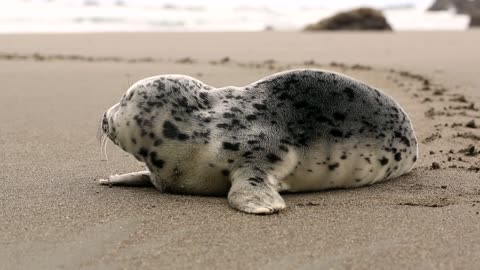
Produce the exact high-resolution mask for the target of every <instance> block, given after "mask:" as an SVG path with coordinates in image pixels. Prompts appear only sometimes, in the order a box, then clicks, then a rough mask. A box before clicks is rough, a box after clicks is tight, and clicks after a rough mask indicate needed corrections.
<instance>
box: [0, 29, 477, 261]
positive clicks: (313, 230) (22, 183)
mask: <svg viewBox="0 0 480 270" xmlns="http://www.w3.org/2000/svg"><path fill="white" fill-rule="evenodd" d="M479 43H480V31H467V32H462V33H460V32H459V33H454V32H451V33H449V32H431V33H430V32H428V33H424V32H422V33H420V32H419V33H408V32H406V33H362V34H361V33H333V34H326V33H324V34H316V33H275V32H272V33H204V34H199V33H170V34H148V33H144V34H82V35H80V34H78V35H10V36H0V87H1V90H0V150H1V151H0V181H1V188H0V269H138V268H140V267H141V268H142V269H478V265H480V214H479V212H480V173H479V172H478V171H479V169H478V166H480V162H479V157H480V155H477V151H478V148H480V129H479V127H478V125H480V113H479V111H478V108H479V107H480V91H479V88H480V76H479V73H478V72H479V70H480V69H479V67H478V64H479V63H480V54H479V53H478V44H479ZM225 57H228V58H225ZM222 59H223V61H222ZM296 67H310V68H322V69H329V70H334V71H338V72H342V73H345V74H347V75H349V76H352V77H355V78H357V79H359V80H362V81H365V82H367V83H369V84H372V85H374V86H376V87H378V88H380V89H384V91H386V92H387V93H388V94H390V95H392V96H393V97H394V98H395V99H397V100H398V102H399V103H400V104H401V105H402V106H403V107H404V108H405V110H406V111H407V112H408V114H409V115H410V116H411V118H412V121H413V124H414V127H415V130H416V132H417V137H418V140H419V142H420V156H419V161H418V163H417V166H416V168H415V169H414V170H413V171H412V172H411V173H409V174H408V175H405V176H402V177H400V178H397V179H395V180H393V181H390V182H386V183H382V184H377V185H373V186H369V187H365V188H358V189H351V190H332V191H325V192H316V193H307V194H292V195H285V196H284V198H285V201H286V203H287V205H288V208H287V209H286V210H285V211H283V212H281V213H279V214H276V215H271V216H254V215H247V214H243V213H240V212H238V211H235V210H233V209H231V208H229V206H228V205H227V201H226V198H215V197H195V196H179V195H169V194H161V193H159V192H158V191H156V190H155V189H153V188H126V187H123V188H122V187H113V188H109V187H104V186H99V185H97V184H96V179H98V178H102V177H105V176H108V175H109V174H112V173H117V172H118V173H124V172H130V171H134V170H139V169H141V165H140V164H139V163H137V162H135V161H134V160H133V159H132V158H130V157H128V155H126V154H125V153H122V152H121V151H119V150H118V149H116V148H115V147H114V146H113V145H110V147H109V161H105V160H103V157H102V155H101V153H100V149H99V145H98V141H97V139H96V132H97V128H98V121H99V120H100V117H101V114H102V113H103V111H104V110H106V109H107V108H108V107H110V106H111V105H112V104H114V103H116V102H117V101H118V100H119V98H120V96H121V95H122V94H123V93H124V92H125V91H126V89H127V88H128V86H129V85H130V84H131V83H133V82H135V81H136V80H138V79H141V78H143V77H146V76H151V75H156V74H163V73H182V74H188V75H191V76H194V77H198V78H199V79H201V80H203V81H205V82H206V83H208V84H211V85H214V86H224V85H244V84H248V83H250V82H252V81H255V80H257V79H260V78H262V77H263V76H265V75H268V74H271V73H274V72H276V71H279V70H284V69H289V68H296ZM472 103H473V105H472ZM471 120H474V121H476V122H475V125H477V127H476V128H475V125H472V124H471V123H470V124H468V125H467V123H468V122H470V121H471ZM469 145H473V146H474V148H473V149H472V148H471V147H470V148H468V147H469ZM462 149H467V150H465V151H463V152H462V151H461V150H462ZM433 163H435V164H433ZM432 164H433V165H432Z"/></svg>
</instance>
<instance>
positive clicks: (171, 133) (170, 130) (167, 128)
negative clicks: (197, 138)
mask: <svg viewBox="0 0 480 270" xmlns="http://www.w3.org/2000/svg"><path fill="white" fill-rule="evenodd" d="M163 136H165V137H166V138H169V139H178V140H180V141H185V140H187V139H188V138H190V137H189V136H188V135H187V134H183V133H181V132H180V131H179V130H178V128H177V126H176V125H175V124H173V123H172V122H170V121H168V120H167V121H165V123H163Z"/></svg>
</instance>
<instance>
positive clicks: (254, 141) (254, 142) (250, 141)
mask: <svg viewBox="0 0 480 270" xmlns="http://www.w3.org/2000/svg"><path fill="white" fill-rule="evenodd" d="M247 143H248V144H257V143H260V141H258V140H249V141H247Z"/></svg>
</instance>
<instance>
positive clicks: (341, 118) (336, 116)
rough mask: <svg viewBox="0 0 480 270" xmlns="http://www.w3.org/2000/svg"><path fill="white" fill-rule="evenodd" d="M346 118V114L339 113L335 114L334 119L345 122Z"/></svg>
mask: <svg viewBox="0 0 480 270" xmlns="http://www.w3.org/2000/svg"><path fill="white" fill-rule="evenodd" d="M345 118H346V116H345V114H343V113H339V112H334V113H333V119H335V120H338V121H344V120H345Z"/></svg>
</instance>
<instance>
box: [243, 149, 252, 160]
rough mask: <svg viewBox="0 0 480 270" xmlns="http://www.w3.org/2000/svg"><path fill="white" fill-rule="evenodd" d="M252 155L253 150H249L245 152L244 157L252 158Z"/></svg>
mask: <svg viewBox="0 0 480 270" xmlns="http://www.w3.org/2000/svg"><path fill="white" fill-rule="evenodd" d="M252 155H253V152H252V151H247V152H245V153H243V155H242V157H245V158H252Z"/></svg>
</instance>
